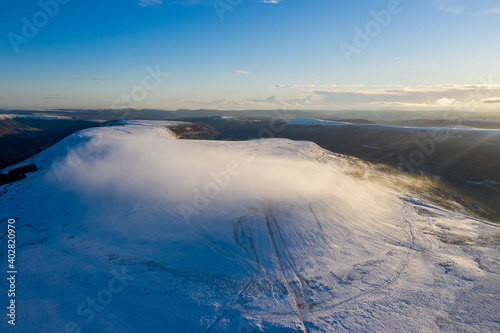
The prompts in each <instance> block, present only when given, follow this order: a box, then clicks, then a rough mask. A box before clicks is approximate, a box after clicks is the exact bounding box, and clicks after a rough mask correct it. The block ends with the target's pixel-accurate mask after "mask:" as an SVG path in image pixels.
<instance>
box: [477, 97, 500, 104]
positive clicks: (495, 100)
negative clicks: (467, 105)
mask: <svg viewBox="0 0 500 333" xmlns="http://www.w3.org/2000/svg"><path fill="white" fill-rule="evenodd" d="M481 102H482V103H486V104H494V103H500V97H492V98H486V99H483V100H481Z"/></svg>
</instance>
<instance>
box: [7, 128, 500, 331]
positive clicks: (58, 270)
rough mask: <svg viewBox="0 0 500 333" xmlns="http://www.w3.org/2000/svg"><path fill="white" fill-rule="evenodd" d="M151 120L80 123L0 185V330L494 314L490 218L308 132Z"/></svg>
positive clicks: (402, 326) (280, 325)
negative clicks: (224, 135) (235, 136)
mask: <svg viewBox="0 0 500 333" xmlns="http://www.w3.org/2000/svg"><path fill="white" fill-rule="evenodd" d="M166 125H169V126H172V125H175V123H173V122H162V121H127V122H125V123H123V124H117V126H113V127H101V128H92V129H87V130H83V131H80V132H78V133H76V134H74V135H71V136H69V137H67V138H66V139H64V140H62V141H61V142H59V143H58V144H56V145H54V146H52V147H51V148H49V149H47V150H45V151H43V152H42V153H40V154H39V155H37V156H35V157H33V158H31V159H30V160H27V161H25V162H23V165H24V164H29V163H34V164H36V166H37V167H38V169H39V171H36V172H33V173H29V174H27V178H26V179H24V180H21V181H18V182H16V183H12V184H8V185H4V186H2V187H0V207H1V211H0V228H1V230H2V239H1V240H0V244H1V245H0V246H1V247H0V248H1V249H2V250H0V253H1V255H0V257H1V258H2V260H3V261H4V262H7V255H6V252H5V250H4V249H7V233H6V230H7V220H8V219H15V220H16V228H17V230H16V237H17V238H16V244H17V253H16V255H17V257H16V262H17V267H18V271H19V275H18V280H17V285H16V291H17V292H16V302H17V303H16V304H17V313H16V326H15V327H7V326H10V325H8V324H7V323H6V320H2V323H1V325H2V328H1V331H3V332H7V329H9V330H10V331H15V332H333V331H335V332H337V331H338V332H351V331H352V332H360V331H370V332H441V331H442V332H498V331H500V261H499V258H500V247H499V245H500V228H499V226H500V225H498V224H494V223H489V222H486V221H481V220H478V219H476V218H473V217H468V216H466V214H465V213H464V212H463V210H461V208H460V206H459V205H458V204H455V203H453V202H446V203H444V202H443V205H438V204H436V201H439V200H437V199H436V200H432V198H429V197H424V196H421V195H418V194H416V193H415V192H414V191H412V190H411V186H409V185H408V184H409V183H411V182H412V181H416V180H415V179H414V178H412V176H408V175H407V176H403V175H400V174H394V173H393V174H390V173H387V172H386V171H384V170H382V169H379V168H375V167H370V166H369V165H368V164H365V163H363V162H361V161H359V160H357V159H353V158H348V157H345V156H342V155H335V154H332V153H330V152H328V151H326V150H323V149H322V148H320V147H318V146H317V145H315V144H313V143H310V142H297V141H291V140H286V139H270V140H256V141H247V142H226V141H191V140H190V141H186V140H179V139H176V138H175V135H174V134H173V133H172V132H171V131H170V130H168V129H167V128H165V126H166ZM422 186H425V184H423V185H422ZM2 299H4V298H2ZM4 316H5V315H4Z"/></svg>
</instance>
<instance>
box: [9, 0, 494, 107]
mask: <svg viewBox="0 0 500 333" xmlns="http://www.w3.org/2000/svg"><path fill="white" fill-rule="evenodd" d="M42 4H48V5H50V6H44V5H42ZM3 7H4V8H3V10H2V12H1V13H2V14H0V15H1V20H0V36H1V39H0V59H1V63H0V107H3V108H36V109H38V108H40V109H45V108H83V109H84V108H111V107H135V108H159V109H178V108H192V109H194V108H213V109H215V108H217V109H274V108H289V109H331V110H336V109H367V110H371V109H373V110H377V109H401V110H424V109H425V110H427V109H429V110H435V109H462V110H467V111H475V110H477V111H489V110H498V109H500V62H499V60H498V59H500V43H499V36H500V3H499V2H498V1H497V0H401V1H398V0H389V1H387V0H386V1H378V0H370V1H369V0H364V1H362V0H337V1H331V0H330V1H326V0H321V1H305V0H281V1H260V2H259V1H256V0H216V1H212V0H100V1H93V0H88V1H77V0H42V1H41V2H36V1H27V0H19V1H9V2H7V3H5V4H3ZM44 8H45V9H44ZM373 13H377V15H374V14H373ZM376 16H378V20H377V18H376ZM30 27H31V28H35V29H36V31H34V30H30V29H29V28H30ZM151 72H157V73H158V72H159V73H160V74H157V75H156V79H155V77H153V75H152V74H151ZM164 73H168V75H165V74H164Z"/></svg>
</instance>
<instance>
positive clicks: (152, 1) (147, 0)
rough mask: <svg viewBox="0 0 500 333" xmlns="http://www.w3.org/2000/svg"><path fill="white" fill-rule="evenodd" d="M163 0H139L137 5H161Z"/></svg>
mask: <svg viewBox="0 0 500 333" xmlns="http://www.w3.org/2000/svg"><path fill="white" fill-rule="evenodd" d="M162 3H163V0H139V6H141V7H148V6H154V5H161V4H162Z"/></svg>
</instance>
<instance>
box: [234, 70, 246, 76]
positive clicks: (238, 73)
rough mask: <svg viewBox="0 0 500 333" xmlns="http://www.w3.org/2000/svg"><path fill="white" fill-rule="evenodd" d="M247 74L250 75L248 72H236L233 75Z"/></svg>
mask: <svg viewBox="0 0 500 333" xmlns="http://www.w3.org/2000/svg"><path fill="white" fill-rule="evenodd" d="M245 74H250V72H247V71H236V72H234V73H233V75H245Z"/></svg>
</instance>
